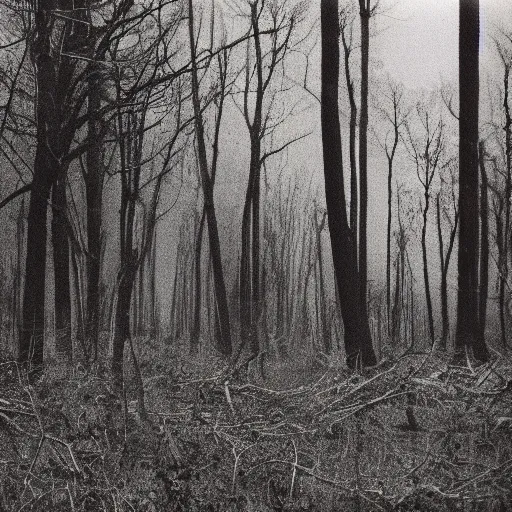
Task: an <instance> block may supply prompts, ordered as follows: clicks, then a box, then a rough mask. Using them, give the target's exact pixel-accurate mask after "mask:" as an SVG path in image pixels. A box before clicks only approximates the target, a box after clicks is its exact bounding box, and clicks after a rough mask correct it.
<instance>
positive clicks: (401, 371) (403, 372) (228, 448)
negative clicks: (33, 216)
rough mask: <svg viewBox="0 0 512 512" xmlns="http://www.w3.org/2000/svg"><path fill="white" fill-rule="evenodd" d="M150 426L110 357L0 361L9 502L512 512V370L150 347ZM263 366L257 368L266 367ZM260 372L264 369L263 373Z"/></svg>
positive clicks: (265, 510)
mask: <svg viewBox="0 0 512 512" xmlns="http://www.w3.org/2000/svg"><path fill="white" fill-rule="evenodd" d="M137 349H138V354H139V359H140V366H141V370H142V373H143V378H144V388H145V394H146V408H147V412H148V417H149V420H147V421H146V420H143V419H141V418H140V417H139V415H138V413H137V407H136V403H135V401H134V398H135V396H136V393H135V389H134V387H133V382H132V381H133V379H132V375H131V372H130V370H129V368H130V363H129V359H128V358H127V361H126V368H127V371H126V375H125V380H126V387H125V392H124V393H123V394H122V396H118V395H116V394H115V393H114V392H113V389H112V387H111V385H110V376H109V374H108V372H107V371H105V370H104V368H102V367H101V365H97V366H95V367H94V368H93V369H91V370H89V371H85V370H84V368H83V367H81V366H80V365H78V364H77V365H75V367H74V369H73V371H72V372H68V373H67V374H66V375H64V376H63V374H62V372H61V371H57V369H58V366H57V365H54V366H52V365H51V364H50V365H48V368H47V371H46V372H45V373H44V374H43V376H42V378H41V379H40V380H39V382H38V383H37V384H35V385H29V384H28V383H27V382H26V380H25V378H24V376H23V375H22V374H21V373H20V372H19V371H18V368H17V367H16V365H15V364H14V363H10V362H4V363H2V365H1V366H0V379H1V383H0V384H1V388H0V389H1V391H0V510H2V511H11V510H12V511H22V510H25V511H46V510H51V511H53V512H58V511H102V510H107V511H129V510H135V511H147V512H156V511H171V512H172V511H187V512H194V511H251V512H270V511H276V512H278V511H318V512H328V511H374V510H386V511H408V510H420V511H447V512H448V511H452V510H460V511H506V510H512V481H511V478H510V475H511V474H512V443H511V441H510V439H511V433H512V432H511V428H512V401H511V395H512V363H511V361H510V360H509V359H508V358H507V357H505V356H498V355H496V357H495V358H494V359H493V360H492V362H490V363H488V364H485V365H483V366H480V367H478V368H475V367H472V366H471V365H468V366H461V367H455V366H450V364H449V359H448V356H447V355H444V354H438V353H432V354H416V355H407V356H403V357H401V358H399V359H396V360H392V359H389V360H385V361H383V362H382V363H381V364H380V365H379V366H378V367H376V368H373V369H370V370H365V371H364V372H363V373H353V372H349V371H348V370H346V369H344V368H343V367H342V366H341V365H340V364H338V363H337V362H336V359H335V358H332V359H331V360H325V361H323V362H322V363H320V362H319V361H318V360H316V359H315V358H313V357H312V356H311V354H307V353H301V352H298V353H293V354H290V355H288V356H287V357H286V358H281V359H279V360H276V359H272V360H267V361H265V363H264V364H263V365H261V368H260V367H259V366H258V365H255V367H254V368H250V371H249V379H248V380H246V379H245V378H244V379H243V380H242V379H241V378H239V377H236V376H235V377H233V375H230V374H228V373H227V372H226V368H225V365H224V363H223V361H222V360H221V359H218V358H216V357H215V355H214V354H201V355H199V356H196V357H190V356H188V355H183V354H187V350H186V348H185V347H183V346H180V345H173V346H169V345H162V344H157V343H155V342H153V341H151V340H138V342H137ZM256 366H258V367H256ZM261 369H263V370H264V376H262V375H261Z"/></svg>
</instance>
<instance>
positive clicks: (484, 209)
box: [478, 142, 489, 344]
mask: <svg viewBox="0 0 512 512" xmlns="http://www.w3.org/2000/svg"><path fill="white" fill-rule="evenodd" d="M478 157H479V160H480V176H481V183H480V288H479V296H478V323H479V329H480V330H479V336H480V341H479V343H480V344H483V343H485V324H486V318H487V297H488V289H489V206H488V199H487V196H488V190H487V188H488V181H487V172H486V170H485V160H484V158H485V146H484V143H483V142H480V145H479V152H478Z"/></svg>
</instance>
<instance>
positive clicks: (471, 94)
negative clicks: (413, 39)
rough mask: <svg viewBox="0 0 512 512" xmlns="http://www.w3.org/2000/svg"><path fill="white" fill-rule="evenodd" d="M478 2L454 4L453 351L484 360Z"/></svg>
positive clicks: (487, 356) (485, 349) (461, 1)
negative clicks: (468, 350) (456, 226)
mask: <svg viewBox="0 0 512 512" xmlns="http://www.w3.org/2000/svg"><path fill="white" fill-rule="evenodd" d="M479 11H480V2H479V0H460V4H459V13H460V28H459V96H460V112H459V165H460V167H459V212H460V231H459V254H458V266H459V289H458V297H457V299H458V302H457V332H456V337H455V347H456V352H457V353H458V354H460V353H461V352H462V350H463V348H464V346H465V345H468V346H470V347H472V348H473V354H474V356H475V357H476V358H477V359H479V360H481V361H487V360H488V359H489V352H488V350H487V347H486V345H485V340H483V339H480V336H478V332H479V330H478V252H477V248H478V215H477V214H476V212H478V106H479V101H478V100H479V90H480V88H479V61H478V59H479V55H478V53H479V33H480V20H479V14H480V12H479Z"/></svg>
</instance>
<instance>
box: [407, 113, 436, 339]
mask: <svg viewBox="0 0 512 512" xmlns="http://www.w3.org/2000/svg"><path fill="white" fill-rule="evenodd" d="M432 117H434V119H432ZM416 118H417V121H418V122H419V129H420V135H419V136H415V135H414V134H413V131H412V127H411V124H410V123H407V137H406V145H407V149H408V152H409V154H410V156H411V158H412V161H413V163H414V166H415V170H416V175H417V177H418V180H419V182H420V184H421V186H422V188H423V202H422V203H420V208H421V213H422V218H423V223H422V228H421V249H422V259H423V281H424V286H425V301H426V305H427V318H428V329H429V336H430V339H431V342H432V343H434V337H435V332H434V313H433V310H432V296H431V292H430V280H429V269H428V251H427V224H428V213H429V208H430V199H431V195H432V182H433V180H434V177H435V175H436V172H437V171H438V170H439V169H440V167H441V166H442V165H443V164H444V162H443V161H442V158H443V155H444V149H445V139H444V123H443V120H442V118H441V117H440V116H438V118H437V119H436V116H435V114H434V116H433V115H432V112H431V110H430V109H429V107H428V106H427V105H425V104H421V103H418V105H417V106H416Z"/></svg>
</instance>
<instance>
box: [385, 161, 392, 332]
mask: <svg viewBox="0 0 512 512" xmlns="http://www.w3.org/2000/svg"><path fill="white" fill-rule="evenodd" d="M392 183H393V161H392V160H389V158H388V221H387V230H386V315H387V317H386V318H387V323H388V334H389V331H390V329H389V324H390V312H391V220H392V219H391V205H392V204H393V187H392Z"/></svg>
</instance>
